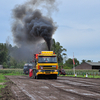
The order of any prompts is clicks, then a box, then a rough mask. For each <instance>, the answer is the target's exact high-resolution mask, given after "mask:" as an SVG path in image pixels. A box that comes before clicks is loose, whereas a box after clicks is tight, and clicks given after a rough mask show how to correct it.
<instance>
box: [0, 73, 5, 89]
mask: <svg viewBox="0 0 100 100" xmlns="http://www.w3.org/2000/svg"><path fill="white" fill-rule="evenodd" d="M5 82H6V80H5V77H4V75H2V74H0V89H1V88H4V87H5V86H6V85H3V84H4V83H5Z"/></svg>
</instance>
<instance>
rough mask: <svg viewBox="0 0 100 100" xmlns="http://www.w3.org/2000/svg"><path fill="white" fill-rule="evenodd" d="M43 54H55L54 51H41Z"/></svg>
mask: <svg viewBox="0 0 100 100" xmlns="http://www.w3.org/2000/svg"><path fill="white" fill-rule="evenodd" d="M41 54H53V51H41Z"/></svg>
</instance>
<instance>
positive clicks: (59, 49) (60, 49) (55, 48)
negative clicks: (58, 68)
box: [51, 39, 67, 63]
mask: <svg viewBox="0 0 100 100" xmlns="http://www.w3.org/2000/svg"><path fill="white" fill-rule="evenodd" d="M51 50H53V51H54V52H55V53H56V54H57V56H58V62H59V63H62V62H63V53H62V52H66V51H67V50H66V49H65V48H63V46H61V45H60V43H59V42H55V40H54V39H53V45H52V47H51Z"/></svg>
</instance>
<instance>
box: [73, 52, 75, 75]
mask: <svg viewBox="0 0 100 100" xmlns="http://www.w3.org/2000/svg"><path fill="white" fill-rule="evenodd" d="M73 71H74V75H75V62H74V52H73Z"/></svg>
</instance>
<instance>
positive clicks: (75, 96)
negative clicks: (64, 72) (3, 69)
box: [7, 76, 100, 100]
mask: <svg viewBox="0 0 100 100" xmlns="http://www.w3.org/2000/svg"><path fill="white" fill-rule="evenodd" d="M7 77H8V78H9V79H10V80H11V81H12V82H13V83H15V84H16V85H15V86H12V91H13V93H14V94H15V96H16V98H17V100H100V79H88V78H86V79H85V78H72V77H58V79H57V80H54V79H38V80H37V79H31V78H29V77H28V76H7ZM25 96H27V97H29V99H25Z"/></svg>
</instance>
